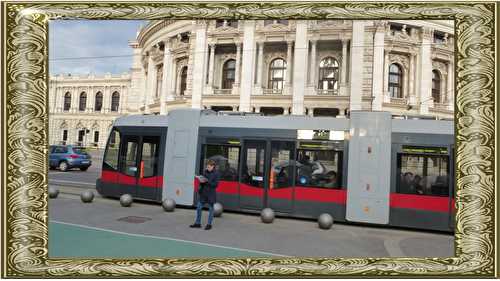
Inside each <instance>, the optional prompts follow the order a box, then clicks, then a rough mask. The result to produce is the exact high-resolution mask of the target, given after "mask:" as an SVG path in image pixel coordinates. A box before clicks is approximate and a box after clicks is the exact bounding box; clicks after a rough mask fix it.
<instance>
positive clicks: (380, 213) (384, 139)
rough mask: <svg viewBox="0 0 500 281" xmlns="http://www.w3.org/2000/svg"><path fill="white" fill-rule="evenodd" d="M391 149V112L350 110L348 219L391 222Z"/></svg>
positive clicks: (375, 222) (379, 222) (380, 222)
mask: <svg viewBox="0 0 500 281" xmlns="http://www.w3.org/2000/svg"><path fill="white" fill-rule="evenodd" d="M390 152H391V115H390V113H388V112H362V111H353V112H351V137H350V142H349V161H348V174H349V177H348V179H347V180H348V182H347V186H348V189H347V209H346V219H347V220H349V221H356V222H365V223H374V224H387V223H389V211H390V210H389V198H390V176H391V174H390V173H391V170H390V169H387V167H390V165H391V153H390Z"/></svg>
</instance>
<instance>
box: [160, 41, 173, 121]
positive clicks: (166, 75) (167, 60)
mask: <svg viewBox="0 0 500 281" xmlns="http://www.w3.org/2000/svg"><path fill="white" fill-rule="evenodd" d="M164 44H165V45H164V46H165V48H164V49H163V77H162V78H161V79H162V81H161V91H160V93H161V95H160V114H166V113H167V104H166V103H167V101H170V100H173V97H171V96H170V80H172V73H171V64H172V53H171V50H170V45H169V42H168V41H165V42H164Z"/></svg>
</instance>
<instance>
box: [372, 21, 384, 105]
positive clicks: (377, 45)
mask: <svg viewBox="0 0 500 281" xmlns="http://www.w3.org/2000/svg"><path fill="white" fill-rule="evenodd" d="M384 37H385V22H383V21H382V22H376V30H375V36H374V41H373V72H372V73H373V74H372V75H373V77H372V81H373V82H372V94H373V102H372V110H376V111H380V110H382V101H383V96H384V82H383V81H384V67H383V66H384V47H385V41H384V40H385V38H384Z"/></svg>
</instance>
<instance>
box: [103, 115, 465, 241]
mask: <svg viewBox="0 0 500 281" xmlns="http://www.w3.org/2000/svg"><path fill="white" fill-rule="evenodd" d="M453 155H454V129H453V123H452V122H451V121H443V120H400V119H392V118H391V114H390V113H388V112H364V111H353V112H351V114H350V118H332V117H307V116H293V115H290V116H245V115H220V114H217V113H215V112H213V111H209V110H197V109H178V110H173V111H171V112H170V113H169V114H168V115H132V116H125V117H121V118H118V119H117V120H116V121H115V122H114V125H113V129H112V131H111V133H110V137H109V139H108V142H107V146H106V150H105V153H104V159H103V167H102V175H101V177H100V178H99V179H98V180H97V184H96V187H97V190H98V192H99V193H100V194H101V195H103V196H109V197H119V196H121V195H122V194H125V193H128V194H131V195H133V196H134V198H137V199H145V200H153V201H158V202H161V201H162V200H164V199H166V198H172V199H174V200H175V202H176V203H177V204H178V205H185V206H193V205H194V204H195V202H196V200H197V192H196V191H197V188H198V182H197V180H196V178H195V177H194V176H195V175H197V174H200V173H201V172H202V169H203V168H204V167H205V163H206V161H207V160H208V159H213V160H215V161H216V163H217V169H218V170H219V172H220V173H221V181H220V183H219V186H218V188H217V201H218V202H220V203H221V204H222V205H223V206H224V209H225V210H234V211H244V212H260V210H261V209H263V208H265V207H270V208H272V209H273V210H274V211H275V212H276V213H277V214H278V215H282V216H291V217H304V218H317V217H318V216H319V215H320V214H322V213H329V214H331V215H332V216H333V218H334V219H335V220H336V221H345V222H356V223H368V224H377V225H391V226H400V227H410V228H419V229H431V230H440V231H453V229H454V217H455V210H454V200H453V198H454V174H453V171H454V167H453V163H454V161H453V159H454V158H453Z"/></svg>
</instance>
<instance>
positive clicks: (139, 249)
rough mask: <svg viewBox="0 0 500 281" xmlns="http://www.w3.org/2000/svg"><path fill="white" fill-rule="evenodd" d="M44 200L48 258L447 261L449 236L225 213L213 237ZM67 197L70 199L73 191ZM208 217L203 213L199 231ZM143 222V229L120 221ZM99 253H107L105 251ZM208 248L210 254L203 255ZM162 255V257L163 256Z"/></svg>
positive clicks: (179, 215)
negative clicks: (266, 220) (324, 225)
mask: <svg viewBox="0 0 500 281" xmlns="http://www.w3.org/2000/svg"><path fill="white" fill-rule="evenodd" d="M60 189H61V191H62V192H63V193H61V194H60V195H59V197H58V198H56V199H50V200H49V223H50V225H49V256H50V257H117V258H120V257H161V256H163V257H223V256H225V257H239V256H294V257H448V256H453V254H454V250H453V244H454V243H453V241H454V237H453V235H450V234H443V233H433V232H425V231H411V230H402V229H393V228H379V227H369V226H359V225H348V224H335V225H334V226H333V227H332V228H331V229H329V230H322V229H319V228H318V226H317V223H316V222H315V221H311V220H300V219H285V218H277V219H276V220H275V221H274V222H273V223H272V224H264V223H262V222H261V221H260V217H259V216H257V215H248V214H236V213H224V214H223V215H222V217H220V218H215V220H214V224H213V225H214V228H213V229H212V230H210V231H205V230H203V229H192V228H189V224H191V223H193V220H194V217H195V210H194V209H186V208H177V209H176V210H175V212H172V213H167V212H165V211H163V209H162V207H161V206H160V205H158V204H146V203H137V202H134V203H133V205H132V206H131V207H129V208H124V207H121V206H120V203H119V201H118V200H114V199H106V198H102V197H100V196H98V195H96V198H95V199H94V202H93V203H87V204H85V203H82V202H81V200H80V198H79V196H78V193H77V192H78V191H79V190H80V189H78V188H71V190H72V191H73V192H75V191H76V193H74V194H70V193H65V192H64V191H65V190H64V188H62V187H60ZM71 190H70V191H71ZM206 216H207V213H206V212H204V213H203V219H202V223H205V222H206ZM130 217H135V218H142V219H144V221H142V222H137V221H135V222H133V221H126V220H124V219H126V218H130ZM103 245H104V246H103ZM207 247H208V248H207ZM161 249H163V250H161Z"/></svg>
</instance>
